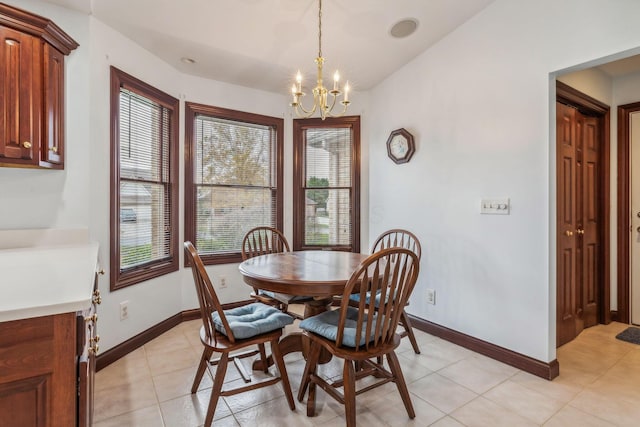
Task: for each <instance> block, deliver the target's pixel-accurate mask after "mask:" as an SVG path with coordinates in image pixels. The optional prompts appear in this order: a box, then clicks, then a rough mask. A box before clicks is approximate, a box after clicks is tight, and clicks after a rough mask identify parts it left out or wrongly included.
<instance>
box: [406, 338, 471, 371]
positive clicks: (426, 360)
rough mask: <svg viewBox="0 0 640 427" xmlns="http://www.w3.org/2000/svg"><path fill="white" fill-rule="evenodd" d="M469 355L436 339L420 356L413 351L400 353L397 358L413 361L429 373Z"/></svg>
mask: <svg viewBox="0 0 640 427" xmlns="http://www.w3.org/2000/svg"><path fill="white" fill-rule="evenodd" d="M471 354H472V352H471V351H469V350H467V349H465V348H462V347H460V346H457V345H455V344H451V343H449V342H447V341H444V340H441V339H436V340H433V341H431V342H430V343H429V349H428V351H427V350H425V351H423V352H421V353H420V354H415V353H413V351H405V352H403V353H400V355H399V356H400V357H403V358H404V359H406V360H415V361H416V362H417V363H419V364H420V365H422V366H424V367H425V368H427V369H429V370H431V371H438V370H440V369H442V368H444V367H446V366H449V365H451V364H453V363H456V362H458V361H460V360H462V359H464V358H466V357H469V356H471Z"/></svg>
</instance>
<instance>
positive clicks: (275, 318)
mask: <svg viewBox="0 0 640 427" xmlns="http://www.w3.org/2000/svg"><path fill="white" fill-rule="evenodd" d="M184 248H185V253H186V256H187V258H188V260H189V262H190V265H191V270H192V272H193V280H194V282H195V285H196V291H197V294H198V301H199V303H200V315H201V317H202V323H203V325H202V327H201V328H200V341H201V342H202V344H203V345H204V350H203V352H202V357H201V358H200V364H199V365H198V370H197V371H196V376H195V378H194V380H193V385H192V386H191V393H192V394H193V393H196V392H197V391H198V386H199V385H200V381H201V380H202V377H203V375H204V372H205V370H207V371H208V372H209V375H211V377H212V378H213V388H212V390H211V398H210V400H209V407H208V409H207V415H206V418H205V422H204V425H205V426H207V427H208V426H210V425H211V424H212V422H213V415H214V413H215V410H216V406H217V404H218V399H219V398H220V396H232V395H234V394H238V393H242V392H245V391H250V390H254V389H257V388H261V387H267V386H270V385H273V384H275V383H277V382H280V381H282V388H283V389H284V394H285V395H286V397H287V401H288V402H289V407H290V408H291V410H294V409H295V403H294V401H293V395H292V393H291V385H290V384H289V377H288V376H287V370H286V368H285V365H284V359H283V357H282V352H281V351H280V345H279V339H280V337H281V336H282V330H283V328H284V326H286V325H289V324H291V323H293V318H292V317H291V316H289V315H287V314H285V313H282V312H281V311H280V310H278V309H277V308H275V307H272V306H268V305H265V304H262V303H259V302H257V303H253V304H248V305H245V306H242V307H237V308H234V309H230V310H223V309H222V306H221V305H220V301H219V300H218V297H217V296H216V292H215V290H214V288H213V285H212V283H211V280H210V278H209V275H208V274H207V272H206V270H205V268H204V264H203V262H202V260H201V259H200V256H199V255H198V252H197V251H196V249H195V247H194V246H193V244H192V243H191V242H184ZM265 343H269V344H270V345H271V352H272V354H273V359H274V360H275V362H276V365H277V367H278V371H279V372H280V376H279V377H272V378H266V379H264V380H262V381H259V382H252V378H251V376H250V375H249V374H248V373H247V371H246V369H245V368H244V365H242V363H241V361H240V359H242V358H245V357H250V356H254V355H256V354H260V358H261V359H262V362H263V364H262V365H263V366H265V372H268V369H267V368H266V367H267V363H266V351H265ZM254 346H255V348H253V349H249V351H245V352H243V353H236V351H237V350H241V349H244V348H248V347H254ZM231 352H234V354H233V355H230V353H231ZM213 353H220V354H221V356H220V358H219V359H216V360H212V359H211V358H212V356H213ZM229 361H233V362H234V365H235V366H236V368H237V369H238V371H239V373H240V375H241V376H242V377H243V379H244V381H245V383H250V382H251V384H248V385H244V386H242V387H238V388H235V389H227V390H223V389H222V385H223V383H224V377H225V374H226V372H227V364H228V362H229ZM213 366H216V369H215V373H214V372H212V369H211V368H212V367H213Z"/></svg>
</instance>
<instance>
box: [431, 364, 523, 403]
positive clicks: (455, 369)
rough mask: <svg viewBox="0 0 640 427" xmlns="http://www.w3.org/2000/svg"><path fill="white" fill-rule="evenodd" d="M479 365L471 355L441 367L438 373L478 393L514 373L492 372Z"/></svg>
mask: <svg viewBox="0 0 640 427" xmlns="http://www.w3.org/2000/svg"><path fill="white" fill-rule="evenodd" d="M479 365H480V364H479V363H474V361H473V358H472V357H470V358H467V359H463V360H460V361H459V362H456V363H454V364H452V365H449V366H447V367H446V368H442V369H440V370H439V371H438V374H440V375H442V376H443V377H447V378H449V379H450V380H451V381H454V382H456V383H458V384H460V385H462V386H465V387H466V388H468V389H470V390H471V391H474V392H476V393H478V394H482V393H484V392H485V391H487V390H489V389H491V388H493V387H495V386H496V385H498V384H500V383H501V382H503V381H505V380H506V379H507V378H509V377H510V376H511V375H513V374H512V373H509V374H506V373H496V372H490V371H487V370H485V369H483V368H482V367H481V366H479Z"/></svg>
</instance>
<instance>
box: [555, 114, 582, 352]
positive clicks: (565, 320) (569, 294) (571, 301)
mask: <svg viewBox="0 0 640 427" xmlns="http://www.w3.org/2000/svg"><path fill="white" fill-rule="evenodd" d="M575 117H576V110H575V109H573V108H571V107H568V106H566V105H564V104H560V103H556V149H557V157H556V159H557V160H556V161H557V180H558V184H557V187H558V191H557V207H558V217H557V234H558V250H557V277H558V281H557V282H558V283H557V297H556V322H557V337H556V338H557V344H558V345H559V346H560V345H562V344H564V343H566V342H568V341H571V340H572V339H573V338H575V336H576V310H575V307H576V300H577V297H576V289H577V286H576V239H575V237H574V233H575V230H576V216H577V215H576V201H575V193H576V158H575V157H576V147H575V144H576V126H575Z"/></svg>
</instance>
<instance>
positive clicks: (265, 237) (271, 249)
mask: <svg viewBox="0 0 640 427" xmlns="http://www.w3.org/2000/svg"><path fill="white" fill-rule="evenodd" d="M289 251H290V249H289V242H287V239H286V238H285V237H284V235H283V234H282V232H281V231H280V230H278V229H276V228H273V227H256V228H253V229H251V230H249V231H248V232H247V234H245V236H244V239H242V260H247V259H249V258H253V257H256V256H259V255H266V254H273V253H279V252H289Z"/></svg>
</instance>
